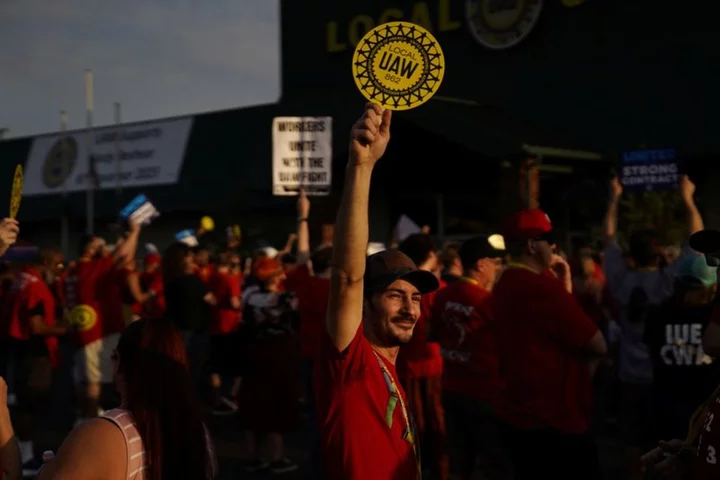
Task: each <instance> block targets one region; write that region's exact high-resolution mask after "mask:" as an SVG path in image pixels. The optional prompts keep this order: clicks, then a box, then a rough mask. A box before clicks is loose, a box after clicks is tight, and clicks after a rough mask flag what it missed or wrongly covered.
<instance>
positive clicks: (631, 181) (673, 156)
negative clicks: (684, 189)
mask: <svg viewBox="0 0 720 480" xmlns="http://www.w3.org/2000/svg"><path fill="white" fill-rule="evenodd" d="M678 178H679V167H678V158H677V152H676V151H675V150H673V149H663V150H639V151H632V152H625V153H623V155H622V164H621V168H620V181H621V182H622V184H623V186H624V187H625V188H626V189H627V190H635V191H637V190H673V189H675V188H676V187H677V183H678Z"/></svg>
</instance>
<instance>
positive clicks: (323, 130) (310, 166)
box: [272, 117, 332, 195]
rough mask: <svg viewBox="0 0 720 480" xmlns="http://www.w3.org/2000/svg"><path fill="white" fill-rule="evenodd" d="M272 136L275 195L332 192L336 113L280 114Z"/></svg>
mask: <svg viewBox="0 0 720 480" xmlns="http://www.w3.org/2000/svg"><path fill="white" fill-rule="evenodd" d="M272 138H273V194H274V195H297V194H298V192H299V191H300V188H304V189H305V192H307V194H308V195H328V194H329V193H330V186H331V184H332V178H331V175H332V117H276V118H274V119H273V126H272Z"/></svg>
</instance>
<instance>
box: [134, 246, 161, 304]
mask: <svg viewBox="0 0 720 480" xmlns="http://www.w3.org/2000/svg"><path fill="white" fill-rule="evenodd" d="M143 264H144V265H143V272H142V273H141V274H140V288H141V289H142V291H144V292H152V294H153V295H152V299H151V300H150V301H147V302H145V303H143V304H142V309H141V313H140V316H142V317H143V318H159V317H162V316H163V315H164V314H165V284H164V282H163V275H162V269H161V268H160V265H161V264H162V257H160V254H159V253H157V251H153V252H150V253H148V254H147V255H145V259H144V260H143Z"/></svg>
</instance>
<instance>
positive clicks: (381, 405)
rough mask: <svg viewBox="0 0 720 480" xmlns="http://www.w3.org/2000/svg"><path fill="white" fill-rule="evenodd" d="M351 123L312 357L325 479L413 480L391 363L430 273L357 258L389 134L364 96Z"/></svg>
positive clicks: (412, 457) (402, 402) (403, 260)
mask: <svg viewBox="0 0 720 480" xmlns="http://www.w3.org/2000/svg"><path fill="white" fill-rule="evenodd" d="M365 108H366V110H365V112H364V113H363V115H362V117H361V118H360V119H359V120H358V122H357V123H356V124H355V125H354V126H353V128H352V132H351V140H350V148H349V150H350V159H349V161H348V164H347V168H346V170H345V188H344V191H343V196H342V200H341V202H340V209H339V211H338V216H337V222H336V224H335V232H334V235H335V236H334V240H333V260H332V274H331V278H330V299H329V303H328V313H327V325H326V327H327V335H323V339H322V344H321V348H320V357H319V358H318V360H317V362H316V364H315V377H314V380H315V382H314V386H315V395H316V400H317V410H318V417H319V419H320V425H321V426H322V427H321V436H322V442H323V452H322V455H323V462H324V471H325V478H328V479H344V480H360V479H362V480H377V479H392V480H406V479H408V480H409V479H412V480H419V479H420V478H421V476H422V470H421V467H420V459H419V455H418V453H419V452H418V451H417V449H418V445H417V441H416V436H415V429H414V427H413V424H412V422H411V420H410V414H409V413H408V408H407V398H406V395H405V391H404V390H403V388H402V386H401V385H400V382H399V380H398V377H397V373H396V371H395V362H396V360H397V356H398V351H399V349H400V345H404V344H407V343H408V342H409V341H410V338H412V335H413V329H414V327H415V324H416V323H417V320H418V318H419V317H420V299H421V297H422V295H423V294H426V293H430V292H432V291H435V290H436V289H437V288H438V280H437V278H436V277H435V276H434V275H433V274H431V273H430V272H425V271H422V270H418V269H417V267H416V266H415V264H414V263H413V262H412V260H410V259H409V258H408V257H407V255H405V254H403V253H402V252H400V251H398V250H394V249H391V250H385V251H382V252H379V253H377V254H374V255H371V256H369V257H367V258H366V250H367V246H368V197H369V193H370V178H371V176H372V171H373V168H374V166H375V163H376V162H377V161H378V160H379V159H380V157H382V155H383V154H384V152H385V149H386V147H387V144H388V141H389V139H390V122H391V119H392V117H391V114H392V112H391V111H390V110H385V111H383V110H382V109H381V108H380V107H379V106H378V105H375V104H372V103H368V104H367V105H366V107H365Z"/></svg>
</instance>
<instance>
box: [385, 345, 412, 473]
mask: <svg viewBox="0 0 720 480" xmlns="http://www.w3.org/2000/svg"><path fill="white" fill-rule="evenodd" d="M373 355H375V358H376V359H377V361H378V365H380V370H381V371H382V374H383V378H384V379H385V385H386V386H387V389H388V392H389V393H390V399H389V400H388V405H387V409H386V410H385V423H386V424H387V426H388V428H391V429H392V426H393V413H394V412H395V408H396V407H397V403H398V401H399V402H400V408H401V409H402V414H403V419H404V420H405V431H404V433H403V440H405V441H406V442H408V443H409V444H410V445H412V449H413V453H414V454H415V463H417V470H418V478H421V472H422V469H421V467H420V456H419V455H418V450H417V446H416V442H415V436H414V434H413V428H412V424H411V423H410V415H408V410H407V407H406V406H405V400H403V397H402V393H400V389H399V388H398V386H397V384H396V383H395V379H394V378H393V376H392V374H391V373H390V370H388V368H387V366H386V365H385V363H384V362H383V361H382V359H380V355H378V354H377V352H376V351H375V350H373Z"/></svg>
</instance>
